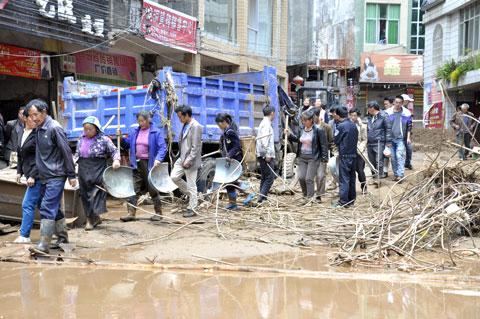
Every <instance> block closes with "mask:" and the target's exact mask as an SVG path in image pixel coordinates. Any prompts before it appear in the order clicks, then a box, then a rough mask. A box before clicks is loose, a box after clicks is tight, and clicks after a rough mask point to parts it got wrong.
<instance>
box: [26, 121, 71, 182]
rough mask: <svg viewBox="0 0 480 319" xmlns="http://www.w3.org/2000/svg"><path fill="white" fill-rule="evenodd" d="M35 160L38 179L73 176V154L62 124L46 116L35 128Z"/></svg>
mask: <svg viewBox="0 0 480 319" xmlns="http://www.w3.org/2000/svg"><path fill="white" fill-rule="evenodd" d="M36 142H37V150H36V154H35V155H36V156H35V162H36V164H37V170H38V176H39V177H40V180H42V181H45V180H48V179H58V178H66V177H68V178H69V179H72V178H75V166H74V164H73V155H72V151H71V149H70V146H69V145H68V141H67V135H66V134H65V131H64V130H63V128H62V126H61V125H60V124H59V123H58V122H57V121H55V120H54V119H52V118H51V117H50V116H47V118H46V119H45V122H44V123H43V125H42V126H40V127H38V128H37V135H36Z"/></svg>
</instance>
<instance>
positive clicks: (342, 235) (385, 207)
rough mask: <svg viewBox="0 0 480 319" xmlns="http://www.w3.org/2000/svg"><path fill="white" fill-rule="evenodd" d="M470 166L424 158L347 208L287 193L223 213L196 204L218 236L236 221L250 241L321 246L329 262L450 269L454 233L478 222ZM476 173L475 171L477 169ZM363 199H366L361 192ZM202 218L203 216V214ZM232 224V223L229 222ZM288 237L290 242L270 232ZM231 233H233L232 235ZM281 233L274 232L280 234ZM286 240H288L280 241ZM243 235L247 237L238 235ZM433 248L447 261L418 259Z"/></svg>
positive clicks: (479, 199) (478, 188) (478, 192)
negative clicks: (301, 200) (399, 180)
mask: <svg viewBox="0 0 480 319" xmlns="http://www.w3.org/2000/svg"><path fill="white" fill-rule="evenodd" d="M479 166H480V165H478V163H476V162H468V164H465V165H463V166H461V167H460V166H458V165H454V164H451V163H450V161H447V162H446V163H445V164H443V165H439V163H438V162H437V161H436V160H432V161H431V163H430V164H429V165H428V168H427V169H425V170H423V171H418V172H417V173H416V174H414V175H412V176H410V177H408V180H407V181H405V183H403V184H402V185H397V184H396V185H394V186H392V187H391V188H390V191H389V192H388V194H386V196H385V197H384V198H378V197H374V196H373V195H370V200H363V199H359V200H358V201H357V202H356V204H355V208H354V209H348V210H347V209H341V208H340V209H338V208H335V209H333V208H331V207H328V206H326V205H325V206H324V205H322V204H313V205H311V206H308V207H305V206H301V205H299V204H298V201H297V200H296V199H295V198H293V199H292V198H291V197H285V196H271V197H269V199H268V204H266V205H262V206H261V208H257V209H245V210H242V212H241V214H231V213H229V212H227V211H224V210H222V209H221V208H219V206H218V201H217V203H216V205H215V203H212V204H211V205H207V206H204V209H202V213H201V215H202V216H205V217H207V216H208V217H210V218H214V219H215V222H216V230H217V232H218V234H219V235H221V237H223V238H234V236H237V234H235V233H234V232H231V228H230V229H228V228H227V227H224V226H225V224H226V223H228V224H230V226H231V227H233V228H238V227H239V226H238V225H239V224H241V225H244V226H243V227H244V228H248V229H250V230H251V231H252V232H251V235H248V236H250V237H251V238H250V239H251V240H256V241H264V242H275V240H272V238H276V239H277V242H282V243H284V244H289V245H293V246H314V245H325V244H327V245H329V246H333V247H338V248H339V251H338V252H336V253H332V254H330V255H329V260H330V262H331V264H332V265H354V264H357V265H369V266H374V265H379V266H382V267H384V266H388V267H392V268H397V269H399V270H432V269H434V270H440V269H446V268H453V267H455V265H456V264H455V261H454V259H455V256H454V254H453V253H452V244H453V242H454V240H455V239H456V238H458V235H459V234H462V235H470V236H471V235H472V227H474V226H475V225H477V224H478V221H479V220H480V184H479V182H480V170H479V168H480V167H479ZM477 172H478V173H477ZM366 198H368V197H366ZM208 217H207V218H208ZM235 224H236V226H235ZM279 233H280V234H282V235H296V238H297V239H296V241H295V242H294V243H292V242H291V241H290V242H287V241H288V240H291V237H285V241H282V240H278V238H279V236H276V237H275V236H271V235H272V234H279ZM237 238H238V237H237ZM280 238H281V236H280ZM287 238H289V239H287ZM242 239H247V238H245V237H244V238H242ZM432 250H435V251H436V252H438V251H441V252H442V253H444V254H446V255H447V256H448V258H447V260H448V262H441V263H435V262H433V261H431V260H426V259H428V258H426V259H425V260H423V259H422V258H423V255H422V254H419V252H422V251H423V252H427V251H432Z"/></svg>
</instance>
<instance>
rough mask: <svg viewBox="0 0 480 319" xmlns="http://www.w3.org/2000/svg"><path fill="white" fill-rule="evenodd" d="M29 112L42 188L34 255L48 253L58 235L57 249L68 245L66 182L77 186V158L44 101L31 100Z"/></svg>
mask: <svg viewBox="0 0 480 319" xmlns="http://www.w3.org/2000/svg"><path fill="white" fill-rule="evenodd" d="M26 110H27V113H28V116H29V117H32V120H33V121H34V122H35V124H36V125H37V132H36V135H35V138H36V145H37V149H36V154H35V163H36V166H37V171H38V178H39V180H40V183H41V187H40V199H39V201H40V217H41V222H40V242H39V243H38V245H36V246H35V247H31V251H33V252H41V253H45V254H48V252H49V250H50V242H51V240H52V236H53V234H54V233H55V234H56V235H57V243H56V245H57V247H58V246H60V244H64V243H68V233H67V225H66V223H65V216H64V214H63V212H62V211H61V210H60V203H61V200H62V195H63V190H64V187H65V181H66V180H67V179H68V182H69V183H70V186H72V187H76V186H77V179H76V177H75V166H74V163H73V156H72V152H71V150H70V147H69V145H68V141H67V135H66V134H65V131H64V130H63V128H62V126H61V125H60V123H58V122H57V121H55V120H54V119H52V118H51V117H50V116H49V115H48V114H47V112H48V105H47V103H45V101H43V100H41V99H35V100H32V101H30V102H29V103H28V104H27V106H26Z"/></svg>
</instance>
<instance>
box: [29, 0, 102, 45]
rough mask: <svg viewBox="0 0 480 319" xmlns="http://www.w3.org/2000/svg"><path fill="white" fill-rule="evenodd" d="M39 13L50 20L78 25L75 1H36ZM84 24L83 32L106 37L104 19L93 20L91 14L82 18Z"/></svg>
mask: <svg viewBox="0 0 480 319" xmlns="http://www.w3.org/2000/svg"><path fill="white" fill-rule="evenodd" d="M35 3H36V4H37V6H38V7H39V8H38V12H39V13H40V15H42V16H44V17H46V18H49V19H58V20H60V21H67V22H68V23H70V24H76V23H77V20H78V19H77V17H76V16H75V15H74V12H73V11H74V6H73V0H57V1H56V4H57V6H55V1H51V0H35ZM79 20H80V22H81V23H82V32H84V33H87V34H90V35H93V36H96V37H99V38H103V37H104V31H105V30H104V24H105V21H104V19H93V21H92V17H91V16H90V15H89V14H85V15H84V16H82V17H80V19H79Z"/></svg>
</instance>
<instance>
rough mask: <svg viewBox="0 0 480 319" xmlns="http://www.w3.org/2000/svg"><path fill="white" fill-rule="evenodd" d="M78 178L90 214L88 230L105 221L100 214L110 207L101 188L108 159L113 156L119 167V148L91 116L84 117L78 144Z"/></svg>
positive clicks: (87, 211) (115, 163)
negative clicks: (81, 134)
mask: <svg viewBox="0 0 480 319" xmlns="http://www.w3.org/2000/svg"><path fill="white" fill-rule="evenodd" d="M75 158H78V161H77V163H78V180H79V186H80V198H81V200H82V204H83V210H84V211H85V215H86V217H87V224H86V226H85V230H92V229H94V228H95V226H97V225H99V224H100V223H101V222H102V219H101V218H100V215H101V214H103V213H105V212H106V211H107V193H105V192H104V191H102V190H100V189H99V188H98V187H97V185H99V186H100V185H102V181H103V172H104V171H105V169H106V168H107V160H108V159H109V158H112V159H113V165H112V166H113V169H117V168H119V167H120V152H119V151H118V149H117V148H116V147H115V145H114V144H113V142H112V141H111V140H110V138H109V137H108V136H105V135H104V134H103V132H102V128H101V126H100V122H99V120H98V119H97V118H96V117H95V116H88V117H87V118H85V120H84V121H83V136H82V137H81V138H80V140H79V141H78V144H77V151H76V156H75Z"/></svg>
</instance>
